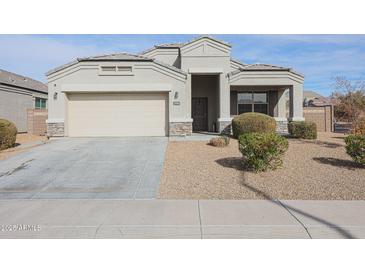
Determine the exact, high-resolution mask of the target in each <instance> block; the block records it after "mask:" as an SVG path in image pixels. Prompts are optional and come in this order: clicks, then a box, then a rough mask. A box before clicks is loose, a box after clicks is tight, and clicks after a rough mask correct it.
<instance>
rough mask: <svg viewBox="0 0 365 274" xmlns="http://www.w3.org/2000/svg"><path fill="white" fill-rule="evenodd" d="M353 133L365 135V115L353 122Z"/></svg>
mask: <svg viewBox="0 0 365 274" xmlns="http://www.w3.org/2000/svg"><path fill="white" fill-rule="evenodd" d="M351 133H352V134H355V135H365V117H361V118H359V119H358V120H357V121H356V122H355V123H354V124H353V127H352V130H351Z"/></svg>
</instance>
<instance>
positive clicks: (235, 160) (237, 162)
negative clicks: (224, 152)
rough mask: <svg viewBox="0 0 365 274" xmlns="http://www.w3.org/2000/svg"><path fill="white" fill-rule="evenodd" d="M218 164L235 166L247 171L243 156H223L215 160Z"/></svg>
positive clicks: (229, 166)
mask: <svg viewBox="0 0 365 274" xmlns="http://www.w3.org/2000/svg"><path fill="white" fill-rule="evenodd" d="M215 162H216V163H217V164H219V165H221V166H222V167H228V168H233V169H236V170H239V171H245V168H244V167H243V164H242V157H227V158H221V159H218V160H216V161H215Z"/></svg>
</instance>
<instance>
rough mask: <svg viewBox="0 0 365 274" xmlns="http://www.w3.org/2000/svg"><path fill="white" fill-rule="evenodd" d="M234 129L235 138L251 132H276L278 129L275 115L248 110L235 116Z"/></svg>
mask: <svg viewBox="0 0 365 274" xmlns="http://www.w3.org/2000/svg"><path fill="white" fill-rule="evenodd" d="M232 131H233V136H234V137H235V138H239V136H240V135H242V134H245V133H251V132H258V133H266V132H273V133H274V132H275V131H276V121H275V119H274V118H273V117H270V116H268V115H265V114H262V113H256V112H247V113H243V114H240V115H238V116H236V117H235V118H233V120H232Z"/></svg>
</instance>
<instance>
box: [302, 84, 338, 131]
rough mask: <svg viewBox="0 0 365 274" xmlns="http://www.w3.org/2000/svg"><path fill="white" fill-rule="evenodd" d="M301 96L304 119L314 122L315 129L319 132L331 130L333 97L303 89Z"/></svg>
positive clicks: (332, 123)
mask: <svg viewBox="0 0 365 274" xmlns="http://www.w3.org/2000/svg"><path fill="white" fill-rule="evenodd" d="M303 98H304V99H303V105H304V109H303V113H304V118H305V120H306V121H310V122H314V123H316V125H317V131H319V132H330V131H333V125H334V113H333V106H334V104H335V101H334V99H332V98H329V97H324V96H323V95H321V94H319V93H318V92H315V91H312V90H305V91H304V92H303Z"/></svg>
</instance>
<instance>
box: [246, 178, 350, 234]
mask: <svg viewBox="0 0 365 274" xmlns="http://www.w3.org/2000/svg"><path fill="white" fill-rule="evenodd" d="M242 185H243V186H244V187H245V188H247V189H248V190H250V191H252V192H254V193H256V194H257V195H258V196H259V197H261V198H264V199H266V200H268V201H269V202H271V203H273V204H275V205H279V206H282V207H283V208H284V209H285V210H287V211H288V213H289V214H290V215H291V216H293V218H294V219H296V220H297V221H298V222H299V223H300V224H301V225H302V227H303V228H304V229H305V231H306V232H307V234H308V236H309V237H310V238H311V239H312V235H311V233H310V230H309V228H308V227H307V226H305V225H304V224H303V222H302V221H301V220H300V219H299V218H298V217H297V216H296V215H299V216H302V217H307V218H309V219H311V220H314V221H316V222H319V223H320V224H322V225H324V226H325V227H327V228H330V229H332V230H334V231H335V232H337V233H338V234H339V235H341V236H342V237H343V238H345V239H355V238H356V237H355V236H354V235H353V234H352V233H351V232H349V231H348V230H346V229H344V228H342V227H340V226H338V225H337V224H335V223H332V222H330V221H328V220H325V219H323V218H321V217H319V216H315V215H313V214H312V213H309V212H305V211H304V210H302V209H298V208H295V207H293V206H291V205H289V204H287V203H286V202H284V201H281V200H279V199H274V198H273V197H272V196H271V195H270V194H268V193H266V192H264V191H262V190H260V189H258V188H256V187H254V186H252V185H250V184H248V183H247V182H246V180H245V178H244V177H243V180H242ZM294 213H295V214H294Z"/></svg>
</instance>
